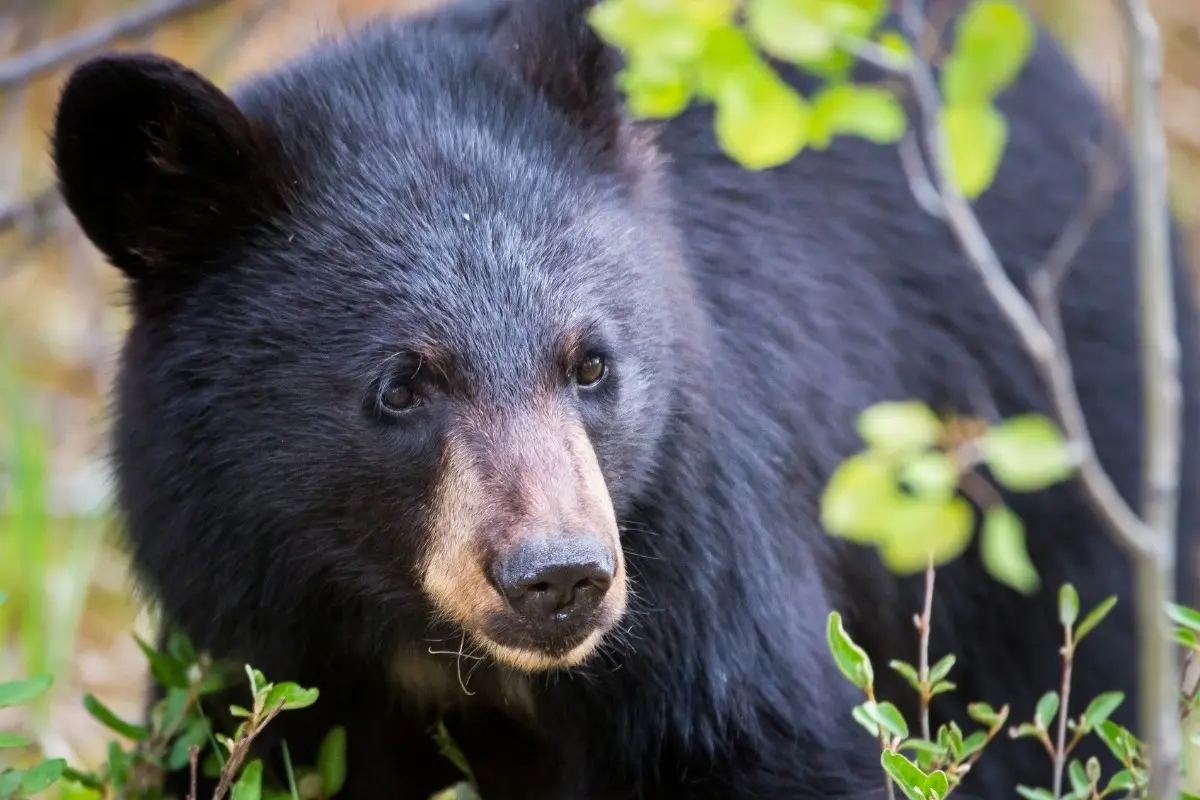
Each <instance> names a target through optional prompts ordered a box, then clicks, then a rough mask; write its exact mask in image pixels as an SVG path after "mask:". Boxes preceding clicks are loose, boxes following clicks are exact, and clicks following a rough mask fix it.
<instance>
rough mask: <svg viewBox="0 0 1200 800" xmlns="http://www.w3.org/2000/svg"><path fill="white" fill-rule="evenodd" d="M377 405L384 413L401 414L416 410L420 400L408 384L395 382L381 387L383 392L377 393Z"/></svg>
mask: <svg viewBox="0 0 1200 800" xmlns="http://www.w3.org/2000/svg"><path fill="white" fill-rule="evenodd" d="M379 404H380V405H381V406H383V408H384V409H385V410H386V411H390V412H392V413H393V414H402V413H404V412H405V411H411V410H412V409H414V408H416V407H417V406H418V405H419V404H420V400H419V398H418V397H417V393H416V392H415V391H413V388H412V386H411V385H410V384H408V383H406V382H405V383H400V382H397V383H391V384H388V385H386V386H384V387H383V391H382V392H380V393H379Z"/></svg>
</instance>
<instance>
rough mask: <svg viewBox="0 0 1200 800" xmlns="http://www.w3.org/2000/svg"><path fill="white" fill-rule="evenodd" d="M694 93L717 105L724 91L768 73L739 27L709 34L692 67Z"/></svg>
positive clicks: (760, 58)
mask: <svg viewBox="0 0 1200 800" xmlns="http://www.w3.org/2000/svg"><path fill="white" fill-rule="evenodd" d="M695 69H696V73H695V81H696V92H697V93H698V94H699V95H700V96H701V97H703V98H705V99H707V100H711V101H713V102H717V101H719V100H720V98H721V97H722V96H723V95H724V94H725V92H726V91H735V92H736V91H737V90H738V89H737V87H738V84H740V83H743V82H745V81H751V80H753V79H754V76H755V75H756V74H761V73H762V72H763V71H769V70H770V67H768V66H767V65H766V64H765V63H764V62H763V60H762V57H761V56H760V55H759V53H758V51H757V50H755V49H754V45H753V43H752V42H751V41H750V39H749V38H747V37H746V34H745V33H744V32H743V31H742V29H741V28H739V27H735V26H727V27H723V28H719V29H717V30H714V31H712V32H711V33H710V34H709V36H708V40H707V41H706V42H705V45H704V51H703V52H702V53H701V55H700V58H699V60H698V62H697V64H696V67H695Z"/></svg>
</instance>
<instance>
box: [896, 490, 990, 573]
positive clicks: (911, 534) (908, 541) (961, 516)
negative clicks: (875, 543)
mask: <svg viewBox="0 0 1200 800" xmlns="http://www.w3.org/2000/svg"><path fill="white" fill-rule="evenodd" d="M973 523H974V514H973V512H972V510H971V506H970V504H968V503H967V501H966V500H965V499H963V498H962V497H952V498H950V500H949V501H944V502H938V501H936V500H927V499H924V498H920V497H912V498H905V499H904V501H903V502H900V503H898V504H897V505H896V507H895V508H894V509H893V510H892V519H891V530H890V531H889V532H888V536H887V538H886V539H885V540H884V542H883V543H882V546H881V548H880V557H881V558H882V559H883V562H884V564H886V565H887V567H888V569H890V570H892V571H893V572H895V573H897V574H901V575H906V574H913V573H916V572H920V571H921V570H923V569H925V564H926V562H927V561H929V560H930V559H932V561H933V565H934V566H935V567H938V566H941V565H943V564H946V563H948V562H950V561H953V560H954V559H956V558H958V557H959V556H960V555H962V554H963V552H964V551H965V550H966V549H967V546H968V545H969V544H970V543H971V531H972V527H973Z"/></svg>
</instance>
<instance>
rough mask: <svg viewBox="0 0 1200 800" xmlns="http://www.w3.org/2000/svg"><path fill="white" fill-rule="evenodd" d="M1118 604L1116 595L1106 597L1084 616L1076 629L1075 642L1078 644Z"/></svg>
mask: <svg viewBox="0 0 1200 800" xmlns="http://www.w3.org/2000/svg"><path fill="white" fill-rule="evenodd" d="M1116 604H1117V597H1116V595H1111V596H1109V597H1106V598H1105V599H1104V600H1102V601H1100V604H1099V605H1097V606H1096V607H1095V608H1093V609H1092V610H1091V611H1089V612H1088V614H1087V616H1086V617H1084V618H1083V622H1081V623H1079V627H1078V628H1076V629H1075V644H1076V645H1078V644H1079V642H1080V640H1081V639H1083V637H1085V636H1087V635H1088V634H1089V633H1091V632H1092V630H1094V629H1095V627H1096V626H1097V625H1099V624H1100V623H1101V622H1103V621H1104V618H1105V617H1107V616H1108V612H1110V611H1112V610H1113V606H1115V605H1116Z"/></svg>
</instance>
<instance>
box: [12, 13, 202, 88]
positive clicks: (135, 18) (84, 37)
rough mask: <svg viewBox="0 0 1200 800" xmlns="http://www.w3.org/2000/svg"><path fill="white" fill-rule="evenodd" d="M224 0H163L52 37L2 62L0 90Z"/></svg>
mask: <svg viewBox="0 0 1200 800" xmlns="http://www.w3.org/2000/svg"><path fill="white" fill-rule="evenodd" d="M221 2H223V0H160V2H156V3H149V4H146V5H144V6H141V7H140V8H134V9H132V10H130V11H127V12H125V13H123V14H117V15H115V16H113V17H111V18H110V19H106V20H104V21H102V22H99V23H97V24H95V25H93V26H91V27H89V28H84V29H83V30H81V31H79V32H77V33H74V34H71V35H70V36H64V37H62V38H60V39H52V40H51V41H48V42H43V43H42V44H40V45H38V46H37V47H34V48H33V49H31V50H27V51H26V52H24V53H21V54H20V55H17V56H14V57H12V58H9V59H5V60H3V61H0V91H4V90H7V89H12V88H13V87H15V86H18V85H20V84H22V83H25V82H26V81H29V80H32V79H33V78H36V77H37V76H39V75H41V74H43V73H45V72H49V71H51V70H53V69H56V68H58V67H60V66H62V65H64V64H66V63H68V62H70V61H73V60H75V59H77V58H80V57H82V56H85V55H87V54H88V53H90V52H92V51H93V50H97V49H99V48H102V47H106V46H108V45H110V44H112V43H113V42H115V41H117V40H118V39H122V38H124V37H126V36H138V35H140V34H143V33H147V32H149V31H150V30H152V29H154V28H156V27H158V26H159V25H162V24H163V23H165V22H167V21H169V20H171V19H173V18H176V17H180V16H184V15H186V14H190V13H193V12H196V11H201V10H203V9H205V8H208V7H210V6H216V5H217V4H218V3H221Z"/></svg>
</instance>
